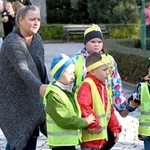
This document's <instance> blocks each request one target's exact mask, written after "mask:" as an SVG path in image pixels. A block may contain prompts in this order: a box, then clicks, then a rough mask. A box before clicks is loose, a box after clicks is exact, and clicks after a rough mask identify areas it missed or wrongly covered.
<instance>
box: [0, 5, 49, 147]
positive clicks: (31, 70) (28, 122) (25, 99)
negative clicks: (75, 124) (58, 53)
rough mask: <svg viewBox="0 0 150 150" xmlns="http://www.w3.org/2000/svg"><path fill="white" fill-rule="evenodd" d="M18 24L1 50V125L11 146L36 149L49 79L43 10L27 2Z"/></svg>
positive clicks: (22, 9) (19, 14)
mask: <svg viewBox="0 0 150 150" xmlns="http://www.w3.org/2000/svg"><path fill="white" fill-rule="evenodd" d="M16 24H17V26H18V27H17V28H16V29H15V30H14V31H13V32H11V33H10V34H9V35H8V36H7V37H6V38H5V40H4V42H3V45H2V49H1V51H0V118H1V119H0V127H1V129H2V131H3V133H4V135H5V137H6V139H7V140H8V143H9V144H7V146H6V149H7V150H10V149H11V150H12V149H13V150H14V149H15V150H35V149H36V142H37V137H38V135H39V126H40V125H41V124H42V123H43V122H44V121H45V113H44V109H43V108H44V106H43V100H42V96H43V95H44V93H45V89H46V87H47V83H48V77H47V73H46V68H45V65H44V47H43V42H42V39H41V37H40V35H39V34H38V33H37V31H38V30H39V28H40V11H39V9H38V8H37V7H35V6H33V5H30V6H23V7H22V8H21V9H20V10H19V11H18V12H17V15H16Z"/></svg>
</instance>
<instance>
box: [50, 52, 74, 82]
mask: <svg viewBox="0 0 150 150" xmlns="http://www.w3.org/2000/svg"><path fill="white" fill-rule="evenodd" d="M71 64H74V63H73V61H72V60H71V59H70V57H68V56H67V55H65V54H62V55H61V56H57V57H55V58H54V59H53V60H52V63H51V75H52V77H53V78H54V79H55V80H58V79H59V78H60V76H61V75H62V73H63V72H64V71H65V69H66V68H67V67H68V66H69V65H71Z"/></svg>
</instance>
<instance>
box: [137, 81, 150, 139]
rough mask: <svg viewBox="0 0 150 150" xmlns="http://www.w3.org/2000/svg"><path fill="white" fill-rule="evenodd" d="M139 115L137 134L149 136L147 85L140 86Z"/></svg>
mask: <svg viewBox="0 0 150 150" xmlns="http://www.w3.org/2000/svg"><path fill="white" fill-rule="evenodd" d="M140 101H141V115H140V117H139V128H138V131H139V134H140V135H143V136H150V93H149V89H148V85H147V84H146V83H142V85H141V99H140Z"/></svg>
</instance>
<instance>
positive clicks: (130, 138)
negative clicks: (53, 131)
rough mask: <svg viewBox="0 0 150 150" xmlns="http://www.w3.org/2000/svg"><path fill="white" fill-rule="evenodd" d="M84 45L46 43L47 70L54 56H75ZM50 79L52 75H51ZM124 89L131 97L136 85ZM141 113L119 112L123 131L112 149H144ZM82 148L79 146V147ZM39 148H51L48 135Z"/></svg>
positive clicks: (1, 143)
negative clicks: (123, 115) (121, 113)
mask: <svg viewBox="0 0 150 150" xmlns="http://www.w3.org/2000/svg"><path fill="white" fill-rule="evenodd" d="M82 47H83V44H82V43H71V42H70V43H45V44H44V48H45V64H46V67H47V71H48V72H49V69H48V67H49V63H50V62H51V60H52V58H53V57H54V56H57V55H60V53H65V54H67V55H68V56H73V55H74V54H75V53H76V52H77V51H78V50H79V49H81V48H82ZM50 80H52V79H51V77H50ZM123 83H124V84H123V85H124V86H123V87H124V91H125V94H126V96H127V97H129V96H130V95H131V94H132V92H133V90H134V88H135V87H134V86H133V85H131V84H128V83H125V82H123ZM139 114H140V109H137V110H136V111H134V112H132V113H130V114H129V115H128V116H127V117H126V118H122V117H121V116H120V115H119V114H118V112H116V115H117V116H118V120H119V122H120V124H121V125H122V132H121V134H120V138H119V141H118V142H117V143H116V144H115V146H114V147H113V148H112V150H129V149H130V150H144V147H143V142H142V141H139V140H138V138H137V131H138V117H139ZM5 145H6V139H5V137H4V135H3V133H2V131H1V130H0V150H4V149H5ZM77 148H78V149H80V148H79V147H77ZM37 150H49V147H48V145H47V141H46V137H45V136H44V135H42V134H40V136H39V138H38V142H37Z"/></svg>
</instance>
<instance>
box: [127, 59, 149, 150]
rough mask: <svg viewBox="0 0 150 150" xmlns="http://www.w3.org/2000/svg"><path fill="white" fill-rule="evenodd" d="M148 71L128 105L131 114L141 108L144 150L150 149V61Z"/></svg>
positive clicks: (140, 137)
mask: <svg viewBox="0 0 150 150" xmlns="http://www.w3.org/2000/svg"><path fill="white" fill-rule="evenodd" d="M147 69H148V75H146V76H145V77H144V78H142V79H141V81H140V82H139V83H138V84H137V86H136V90H135V91H134V92H133V94H132V95H131V96H130V97H129V99H128V103H127V108H128V110H129V111H130V112H132V111H134V110H135V109H136V108H137V107H139V106H140V109H141V114H140V117H139V128H138V137H139V139H140V140H143V141H144V150H149V149H150V59H149V62H148V66H147Z"/></svg>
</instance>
